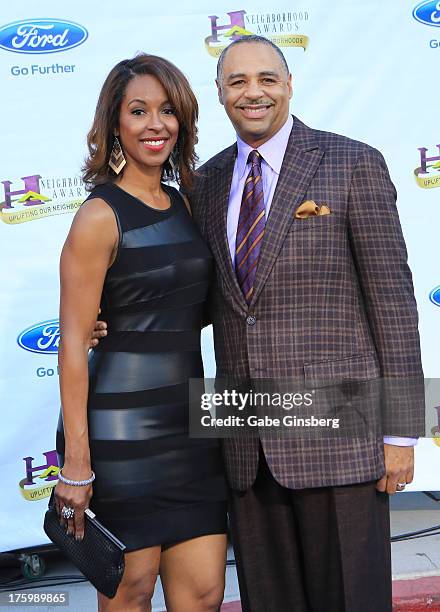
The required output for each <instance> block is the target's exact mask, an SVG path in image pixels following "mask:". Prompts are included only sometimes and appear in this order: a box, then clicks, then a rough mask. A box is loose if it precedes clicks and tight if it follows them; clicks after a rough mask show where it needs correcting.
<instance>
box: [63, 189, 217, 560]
mask: <svg viewBox="0 0 440 612" xmlns="http://www.w3.org/2000/svg"><path fill="white" fill-rule="evenodd" d="M163 188H164V190H165V191H166V192H167V193H168V195H169V197H170V201H171V206H170V208H168V209H166V210H157V209H154V208H152V207H149V206H148V205H146V204H144V203H143V202H142V201H141V200H139V199H137V198H136V197H134V196H132V195H130V194H128V193H127V192H126V191H124V190H123V189H121V188H120V187H118V186H117V185H114V184H113V183H106V184H104V185H99V186H97V187H95V188H94V189H93V191H92V192H91V193H90V195H89V197H88V198H87V199H92V198H102V199H103V200H105V201H106V202H107V204H108V205H109V206H110V207H111V208H112V209H113V212H114V214H115V217H116V221H117V224H118V229H119V236H120V240H119V246H118V251H117V255H116V259H115V261H114V263H113V264H112V265H111V267H110V268H109V270H108V271H107V275H106V277H105V281H104V287H103V291H102V299H101V309H102V314H101V315H100V318H101V319H102V320H104V321H106V322H107V324H108V335H107V336H106V337H105V338H103V339H102V340H101V341H100V343H99V345H98V347H96V348H95V349H93V350H92V351H91V352H90V357H89V396H88V428H89V444H90V452H91V462H92V469H93V470H94V472H95V473H96V480H95V482H94V483H93V497H92V499H91V502H90V508H91V509H92V510H93V512H95V513H96V516H97V518H98V519H99V520H100V521H101V522H102V523H103V524H104V525H105V526H106V527H107V528H108V529H109V530H110V531H111V532H113V533H114V534H115V535H116V536H117V537H118V538H119V539H120V540H122V542H123V543H124V544H125V545H126V547H127V552H130V551H133V550H137V549H140V548H145V547H148V546H155V545H164V546H166V545H171V544H173V543H175V542H179V541H183V540H188V539H191V538H195V537H198V536H202V535H208V534H216V533H225V532H226V511H227V502H226V499H227V489H226V481H225V475H224V468H223V461H222V456H221V450H220V445H219V442H218V441H217V440H212V439H196V438H190V437H189V435H188V422H189V415H188V410H189V409H188V404H189V397H188V390H189V382H188V381H189V379H190V378H203V365H202V358H201V350H200V330H201V323H202V316H203V309H204V304H205V300H206V296H207V292H208V288H209V284H210V281H211V277H212V273H213V260H212V256H211V253H210V251H209V249H208V248H207V246H206V244H205V243H204V242H203V240H202V238H201V236H200V234H199V233H198V231H197V228H196V226H195V224H194V222H193V220H192V218H191V216H190V214H189V212H188V210H187V208H186V206H185V203H184V202H183V200H182V197H181V196H180V194H179V193H178V191H177V190H175V189H174V188H173V187H169V186H167V185H163ZM57 452H58V455H59V461H60V463H59V465H60V466H62V465H63V463H64V435H63V422H62V414H61V415H60V419H59V423H58V429H57Z"/></svg>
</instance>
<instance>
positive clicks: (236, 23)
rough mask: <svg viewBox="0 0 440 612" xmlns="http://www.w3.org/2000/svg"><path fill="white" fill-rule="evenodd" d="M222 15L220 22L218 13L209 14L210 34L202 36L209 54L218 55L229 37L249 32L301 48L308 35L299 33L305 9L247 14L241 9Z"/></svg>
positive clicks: (231, 39) (281, 43)
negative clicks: (205, 36)
mask: <svg viewBox="0 0 440 612" xmlns="http://www.w3.org/2000/svg"><path fill="white" fill-rule="evenodd" d="M226 15H227V16H225V17H222V19H221V21H222V22H221V23H219V19H220V18H219V16H218V15H210V16H209V19H210V21H211V35H210V36H208V37H207V38H205V48H206V50H207V51H208V53H209V55H211V56H212V57H219V55H220V54H221V52H222V51H223V49H225V48H226V47H227V46H228V45H229V44H230V43H231V42H232V41H233V40H236V39H237V38H240V37H241V36H250V35H251V34H258V35H259V36H264V37H265V38H268V39H269V40H271V41H272V42H273V43H275V44H276V45H278V46H279V47H302V48H303V49H304V51H305V50H306V49H307V46H308V44H309V38H308V36H305V35H304V34H301V33H300V29H301V28H302V27H304V25H305V24H306V23H307V22H308V20H309V14H308V12H307V11H283V12H279V13H252V14H251V13H247V12H246V11H244V10H241V11H231V12H230V13H226ZM228 18H229V21H228Z"/></svg>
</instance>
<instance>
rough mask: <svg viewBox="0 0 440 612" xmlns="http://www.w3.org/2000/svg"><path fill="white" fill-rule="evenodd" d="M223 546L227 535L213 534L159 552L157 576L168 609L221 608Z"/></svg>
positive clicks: (225, 544) (224, 563)
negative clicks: (158, 574) (160, 581)
mask: <svg viewBox="0 0 440 612" xmlns="http://www.w3.org/2000/svg"><path fill="white" fill-rule="evenodd" d="M226 549H227V541H226V534H216V535H208V536H202V537H198V538H193V539H191V540H186V541H185V542H179V543H178V544H175V545H173V546H170V547H169V548H167V549H166V550H163V551H162V555H161V561H160V577H161V580H162V586H163V589H164V594H165V601H166V604H167V610H168V611H169V612H173V611H178V612H186V611H187V610H188V611H191V612H197V611H198V610H211V609H212V610H214V609H217V607H218V608H219V607H220V604H221V602H222V600H223V593H224V588H225V568H226Z"/></svg>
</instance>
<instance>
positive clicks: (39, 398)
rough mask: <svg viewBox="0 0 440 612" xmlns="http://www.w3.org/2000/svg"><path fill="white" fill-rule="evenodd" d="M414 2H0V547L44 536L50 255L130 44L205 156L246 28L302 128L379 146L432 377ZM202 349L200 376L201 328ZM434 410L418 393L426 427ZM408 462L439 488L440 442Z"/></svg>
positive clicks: (438, 141)
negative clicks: (288, 73) (183, 101)
mask: <svg viewBox="0 0 440 612" xmlns="http://www.w3.org/2000/svg"><path fill="white" fill-rule="evenodd" d="M189 6H191V8H189ZM417 6H418V5H417V4H416V3H411V2H410V3H406V2H405V3H404V2H386V3H384V2H382V1H380V0H365V1H364V2H353V1H352V0H338V1H337V2H333V3H329V2H328V1H326V0H295V2H294V3H293V4H292V3H291V2H287V0H274V2H270V3H268V2H260V1H255V2H251V1H250V0H249V1H248V2H246V1H243V2H241V0H233V1H231V2H226V1H223V0H210V1H209V2H206V0H203V1H202V0H192V2H191V4H189V3H188V4H187V7H185V5H184V3H182V2H177V1H176V0H169V1H168V2H167V3H166V6H165V5H164V8H163V9H161V8H160V4H158V3H146V2H144V1H143V0H142V1H141V0H126V1H125V2H119V1H118V2H116V1H115V0H108V1H107V2H106V3H105V6H104V5H102V4H101V3H92V2H89V1H86V0H77V1H76V2H75V3H59V2H55V0H46V2H45V3H44V10H43V9H42V8H41V2H37V1H34V0H27V2H16V3H3V5H2V9H1V16H0V76H1V92H2V95H1V97H0V117H1V122H2V124H1V128H2V129H1V164H0V250H1V262H2V266H1V275H2V294H1V295H2V299H1V300H0V329H1V346H0V363H1V369H0V398H1V410H2V413H1V427H0V466H1V473H2V479H1V489H2V491H1V493H2V495H1V502H0V525H3V526H4V525H8V529H2V530H1V531H0V551H3V550H10V549H15V548H18V547H27V546H34V545H37V544H41V543H44V542H46V538H45V536H44V534H43V532H42V529H41V523H42V517H43V513H44V511H45V509H46V505H47V496H48V494H49V492H50V488H51V487H52V486H53V484H54V483H55V482H56V473H57V465H56V455H55V454H54V453H53V450H54V446H55V442H54V441H55V427H56V420H57V416H58V410H59V397H58V375H57V367H56V363H57V357H56V348H57V342H58V326H57V316H58V259H59V253H60V249H61V246H62V244H63V241H64V239H65V236H66V233H67V231H68V229H69V226H70V223H71V221H72V213H73V212H74V211H75V210H76V208H77V207H78V206H79V204H80V202H81V201H82V199H83V198H84V195H85V194H84V190H83V187H82V185H81V181H80V180H79V178H78V174H79V168H80V166H81V164H82V161H83V158H84V155H85V136H86V133H87V131H88V129H89V127H90V124H91V121H92V117H93V113H94V108H95V104H96V100H97V96H98V93H99V90H100V87H101V85H102V82H103V80H104V78H105V76H106V75H107V73H108V72H109V70H110V68H111V67H112V66H113V65H114V64H115V63H116V62H118V61H120V60H121V59H123V58H128V57H132V56H133V55H134V54H135V53H136V52H138V51H146V52H149V53H155V54H159V55H163V56H165V57H167V58H168V59H170V60H171V61H173V62H175V63H176V64H177V65H178V66H179V67H180V68H181V69H182V70H183V71H184V72H185V73H186V74H187V76H188V77H189V79H190V81H191V83H192V85H193V87H194V89H195V92H196V94H197V97H198V100H199V103H200V108H201V117H200V123H199V127H200V141H199V145H198V153H199V156H200V159H201V161H204V160H206V159H208V158H209V157H210V156H211V155H213V154H214V153H216V152H217V151H219V150H221V149H222V148H224V147H226V146H228V145H229V144H230V143H231V142H232V141H233V139H234V132H233V129H232V127H231V126H230V124H229V122H228V120H227V118H226V116H225V114H224V111H223V108H222V107H221V106H220V105H219V104H218V102H217V98H216V91H215V87H214V76H215V67H216V60H215V55H216V54H217V53H218V47H221V46H222V45H225V44H228V41H229V40H230V36H231V35H233V34H234V33H237V32H238V33H240V32H242V31H243V30H245V31H247V32H253V33H257V34H263V35H267V36H272V37H274V40H275V42H277V43H278V44H281V45H283V50H284V52H285V55H286V58H287V61H288V63H289V65H290V67H291V70H292V73H293V77H294V97H293V100H292V104H291V107H292V111H293V112H294V113H295V114H297V115H298V116H299V117H300V118H301V119H302V120H303V121H305V122H306V123H307V124H309V125H311V126H313V127H316V128H320V129H325V130H330V131H333V132H339V133H342V134H345V135H347V136H350V137H352V138H356V139H359V140H363V141H367V142H368V143H369V144H371V145H373V146H375V147H377V148H379V149H380V150H381V151H382V152H383V153H384V155H385V157H386V159H387V162H388V165H389V168H390V172H391V176H392V178H393V180H394V182H395V183H396V185H397V188H398V192H399V211H400V216H401V221H402V224H403V228H404V232H405V236H406V240H407V245H408V251H409V259H410V264H411V267H412V270H413V274H414V284H415V289H416V296H417V301H418V306H419V313H420V332H421V338H422V349H423V361H424V369H425V375H426V376H427V377H435V376H437V375H438V367H437V363H438V360H436V356H437V354H438V344H439V343H438V340H439V337H438V318H439V316H440V310H439V305H440V290H438V291H436V289H437V288H438V286H439V285H440V274H439V272H438V266H435V263H434V262H435V255H434V248H435V244H437V235H438V231H439V228H440V225H439V222H438V210H439V208H438V206H439V196H440V133H439V128H438V120H436V119H438V116H439V113H438V109H439V97H440V96H439V94H440V85H439V83H440V81H439V78H438V62H439V58H440V27H438V26H440V2H437V1H426V2H422V3H421V6H419V7H418V8H416V7H417ZM414 9H415V11H414V14H413V10H414ZM165 11H166V13H165ZM11 23H12V24H13V25H12V26H9V25H8V24H11ZM222 26H227V27H222ZM216 27H217V28H218V29H215V28H216ZM420 149H422V151H421V150H420ZM423 149H426V150H423ZM421 154H425V157H427V158H428V159H427V161H426V166H425V165H424V163H423V161H424V160H423V159H421ZM425 171H426V173H425ZM203 345H204V359H205V363H206V370H207V375H212V374H213V372H214V363H213V355H212V344H211V338H210V335H209V331H208V332H205V333H204V335H203ZM438 403H440V402H436V401H435V398H428V406H427V410H428V414H430V419H431V420H432V424H433V427H435V426H437V427H438V425H436V424H437V423H438V421H439V419H440V416H439V412H440V411H437V410H435V407H436V404H438ZM439 436H440V434H439ZM416 462H417V463H416V466H417V467H416V479H415V482H414V484H413V485H412V486H411V487H410V488H409V489H410V490H414V489H419V490H439V489H440V476H439V465H440V437H438V438H437V440H434V439H432V438H427V439H425V440H422V441H420V443H419V446H418V447H417V450H416Z"/></svg>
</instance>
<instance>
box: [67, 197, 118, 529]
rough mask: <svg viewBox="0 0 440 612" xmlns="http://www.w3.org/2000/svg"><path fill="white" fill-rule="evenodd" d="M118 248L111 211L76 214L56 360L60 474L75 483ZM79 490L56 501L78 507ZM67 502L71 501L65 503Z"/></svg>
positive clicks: (84, 452) (83, 468)
mask: <svg viewBox="0 0 440 612" xmlns="http://www.w3.org/2000/svg"><path fill="white" fill-rule="evenodd" d="M117 244H118V229H117V225H116V219H115V217H114V213H113V211H112V210H111V208H110V207H109V206H108V205H107V204H106V203H105V202H104V201H103V200H100V199H93V200H90V201H89V202H86V203H85V204H84V205H83V206H82V207H81V208H80V210H79V211H78V213H77V214H76V216H75V219H74V221H73V223H72V227H71V229H70V232H69V235H68V237H67V240H66V242H65V244H64V247H63V250H62V254H61V262H60V279H61V298H60V329H61V342H60V348H59V356H58V357H59V366H60V389H61V404H62V411H63V421H64V436H65V459H64V467H63V474H64V475H65V476H66V477H67V478H71V479H73V480H83V479H86V478H88V477H89V476H90V471H91V468H90V449H89V439H88V428H87V395H88V365H87V354H88V349H89V345H90V335H91V333H92V330H93V328H94V326H95V321H96V317H97V314H98V309H99V305H100V301H101V293H102V287H103V283H104V279H105V275H106V272H107V269H108V267H109V265H110V264H111V262H112V260H113V258H114V254H115V252H116V248H117ZM83 489H84V487H69V486H68V485H63V486H62V483H59V484H58V485H57V493H58V494H59V495H58V497H59V501H60V500H61V502H62V503H63V504H64V505H66V504H67V503H71V504H72V505H74V507H75V506H79V505H80V504H82V503H84V495H85V491H84V490H83ZM90 491H91V488H89V492H90ZM66 496H70V497H69V499H67V497H66ZM75 523H76V521H75Z"/></svg>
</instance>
